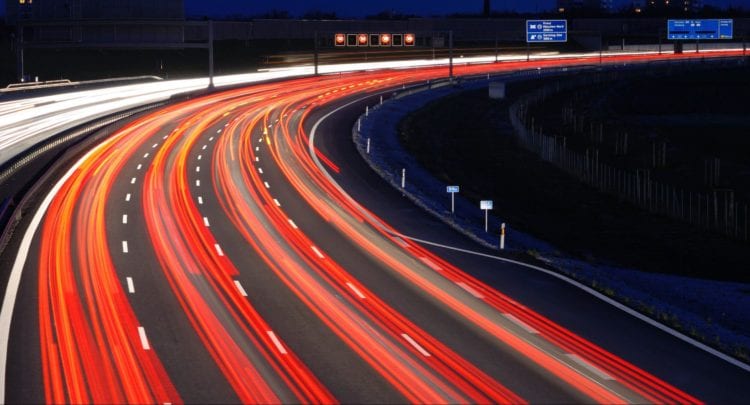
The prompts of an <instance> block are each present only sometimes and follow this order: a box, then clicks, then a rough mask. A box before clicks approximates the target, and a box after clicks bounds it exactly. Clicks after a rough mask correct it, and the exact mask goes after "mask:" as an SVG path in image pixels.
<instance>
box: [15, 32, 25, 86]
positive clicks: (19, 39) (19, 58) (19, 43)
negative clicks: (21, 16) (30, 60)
mask: <svg viewBox="0 0 750 405" xmlns="http://www.w3.org/2000/svg"><path fill="white" fill-rule="evenodd" d="M16 73H17V74H18V81H19V82H22V81H23V76H24V66H23V26H22V25H21V21H20V20H19V21H17V22H16Z"/></svg>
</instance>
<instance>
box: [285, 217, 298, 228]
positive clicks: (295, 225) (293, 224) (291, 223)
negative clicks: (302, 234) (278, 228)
mask: <svg viewBox="0 0 750 405" xmlns="http://www.w3.org/2000/svg"><path fill="white" fill-rule="evenodd" d="M287 221H289V225H291V226H292V228H294V229H299V228H297V224H295V223H294V221H292V220H291V219H288V220H287Z"/></svg>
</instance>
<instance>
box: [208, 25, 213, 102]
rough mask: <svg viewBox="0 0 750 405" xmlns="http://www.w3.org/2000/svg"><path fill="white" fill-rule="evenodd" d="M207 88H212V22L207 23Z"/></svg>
mask: <svg viewBox="0 0 750 405" xmlns="http://www.w3.org/2000/svg"><path fill="white" fill-rule="evenodd" d="M208 87H209V88H211V89H213V88H214V22H213V21H211V20H209V21H208Z"/></svg>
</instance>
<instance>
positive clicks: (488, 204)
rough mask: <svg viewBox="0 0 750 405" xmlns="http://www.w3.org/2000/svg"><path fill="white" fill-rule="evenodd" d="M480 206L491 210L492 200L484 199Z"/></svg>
mask: <svg viewBox="0 0 750 405" xmlns="http://www.w3.org/2000/svg"><path fill="white" fill-rule="evenodd" d="M479 208H481V209H483V210H491V209H492V200H482V201H480V202H479Z"/></svg>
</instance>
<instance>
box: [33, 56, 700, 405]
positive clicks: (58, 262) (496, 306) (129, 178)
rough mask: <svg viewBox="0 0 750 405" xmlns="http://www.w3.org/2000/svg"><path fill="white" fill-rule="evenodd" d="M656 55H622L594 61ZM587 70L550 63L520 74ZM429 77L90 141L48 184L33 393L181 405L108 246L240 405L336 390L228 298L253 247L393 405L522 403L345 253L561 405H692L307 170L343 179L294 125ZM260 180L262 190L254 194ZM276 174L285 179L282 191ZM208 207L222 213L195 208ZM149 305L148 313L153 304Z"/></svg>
mask: <svg viewBox="0 0 750 405" xmlns="http://www.w3.org/2000/svg"><path fill="white" fill-rule="evenodd" d="M665 57H666V56H660V57H659V58H665ZM670 57H672V56H670ZM654 58H657V56H653V55H650V56H649V55H639V56H620V57H612V58H610V60H609V61H610V62H612V63H621V62H639V61H650V60H653V59H654ZM590 62H591V60H590V59H586V58H583V59H566V60H551V61H538V62H534V64H533V66H534V67H537V66H539V67H541V66H572V65H580V64H586V63H590ZM528 66H529V65H528V64H526V63H522V62H513V63H503V64H491V65H467V66H458V67H456V68H455V72H456V74H457V75H475V74H485V73H496V72H502V71H512V70H517V69H521V68H526V67H528ZM444 74H445V69H444V68H423V69H412V70H390V71H378V72H362V73H352V74H347V75H341V76H322V77H310V78H301V79H295V80H289V81H286V82H284V83H283V84H278V83H264V84H258V85H255V86H252V87H248V88H243V89H237V90H231V91H226V92H222V93H217V94H213V95H209V96H204V97H201V98H197V99H194V100H191V101H187V102H183V103H180V104H176V105H173V106H170V107H168V108H165V109H162V110H161V111H159V112H157V113H153V114H150V115H147V116H145V117H142V118H140V119H138V120H137V121H134V122H132V123H130V124H129V125H127V126H126V127H125V128H123V129H122V130H120V131H119V132H118V133H116V134H115V135H114V136H112V137H111V138H109V139H108V140H106V141H105V142H103V143H102V144H101V145H99V146H97V147H96V148H95V149H94V151H93V152H92V153H90V154H89V155H87V156H86V158H85V159H84V160H83V161H82V163H81V166H80V167H79V168H78V169H77V170H76V171H75V172H73V174H72V175H71V176H70V177H69V178H68V179H67V180H65V181H64V183H63V184H62V187H61V189H60V191H59V192H58V193H57V194H56V196H55V197H54V199H53V200H52V203H51V205H50V206H49V209H48V211H47V213H46V216H45V218H44V221H43V224H42V228H41V231H40V233H39V235H38V240H39V246H38V251H37V256H36V257H37V260H36V261H34V263H33V264H34V265H36V266H37V267H38V270H39V277H38V314H39V343H40V349H39V350H40V353H41V360H42V376H43V378H42V383H43V385H44V387H43V388H44V393H45V399H46V400H47V401H48V402H55V403H59V402H75V403H80V402H97V403H105V402H106V403H109V402H116V403H120V402H135V403H146V402H148V403H153V402H160V403H167V402H170V403H175V402H181V401H182V400H183V398H182V395H181V393H180V392H178V391H179V390H178V389H177V388H176V386H177V384H175V382H174V381H173V375H171V373H170V372H168V371H167V370H175V368H176V367H178V366H176V365H175V364H173V363H169V364H167V365H165V364H164V358H165V356H164V351H163V350H164V348H165V347H168V346H167V345H166V344H164V343H161V342H159V343H157V344H154V342H152V341H149V338H148V336H149V335H147V330H149V329H148V328H146V327H145V326H144V320H143V319H141V318H143V312H142V311H141V312H138V311H137V310H135V309H134V305H133V302H132V300H134V299H136V298H135V297H133V293H134V287H133V284H132V278H129V277H128V274H130V273H128V270H129V269H125V268H122V266H118V265H116V263H122V259H120V258H117V257H118V255H119V256H122V255H131V256H132V255H134V254H138V252H139V249H141V250H142V249H143V247H144V246H146V247H147V250H148V252H143V254H144V257H154V258H155V261H156V265H155V266H154V268H158V269H160V272H159V273H157V274H151V277H155V279H157V280H160V281H159V283H157V285H155V286H153V288H155V289H157V290H158V291H160V292H162V293H165V294H168V295H170V296H171V297H173V299H174V300H175V302H176V303H177V304H178V307H179V308H180V309H181V311H182V313H181V314H179V316H180V317H182V318H183V319H185V320H186V322H187V324H189V325H190V329H191V330H190V333H192V334H194V337H195V339H196V341H197V342H200V344H201V346H202V350H205V352H206V353H208V358H210V359H211V360H212V361H213V364H212V365H211V367H213V368H215V369H216V370H218V372H219V373H220V375H221V376H223V378H224V379H225V380H226V381H227V382H228V385H229V386H230V387H231V389H232V390H233V394H234V395H235V396H236V398H237V399H238V400H240V401H242V402H255V403H276V402H313V403H332V402H337V401H338V400H341V399H343V400H346V399H347V398H338V397H337V392H336V390H335V389H332V387H329V386H327V385H326V383H324V380H325V379H323V378H321V376H320V375H318V374H317V373H318V369H317V367H318V366H317V365H316V364H315V363H314V362H311V360H310V358H311V357H310V356H309V355H307V354H304V355H303V354H302V353H300V352H299V349H300V347H301V345H300V344H299V343H291V342H298V339H296V338H295V337H293V336H289V335H287V336H284V335H282V334H281V333H279V332H278V331H275V330H274V326H278V325H279V322H281V321H279V320H278V319H279V316H278V314H275V313H273V312H271V311H269V310H268V309H265V308H266V307H264V305H262V304H263V303H262V302H256V301H255V299H256V297H255V295H254V294H253V293H252V292H253V291H254V290H253V289H251V290H250V292H248V291H247V290H246V289H245V288H244V287H242V283H241V282H242V281H244V280H248V279H249V280H253V277H252V275H251V272H249V270H248V268H247V266H248V265H247V263H248V262H247V260H248V259H247V258H245V257H241V256H240V255H241V252H243V251H252V252H253V254H254V255H256V256H254V257H257V259H256V260H255V261H253V262H252V266H257V267H258V268H259V269H262V271H266V272H270V274H272V275H273V277H275V279H277V280H278V282H279V285H282V286H284V288H285V289H286V291H287V292H286V293H287V294H290V297H293V299H294V300H296V301H295V302H297V305H299V306H298V308H301V309H300V310H299V311H303V312H304V313H305V314H307V315H305V316H309V317H312V318H314V319H315V320H316V322H319V323H320V324H321V325H324V326H325V328H326V329H327V330H328V331H329V332H330V336H331V337H330V338H331V339H335V342H337V344H339V345H340V347H341V350H344V351H346V352H347V353H351V355H352V356H353V358H357V359H359V360H358V361H360V363H361V364H360V366H361V367H365V368H367V369H369V370H370V371H371V372H372V373H373V374H372V375H375V376H378V377H377V378H378V379H379V381H381V382H382V383H383V384H385V385H387V386H389V387H390V388H391V389H392V390H393V391H394V392H395V393H397V395H399V396H400V397H401V398H402V399H403V400H404V401H409V402H421V403H447V402H477V403H490V402H491V403H521V402H524V401H525V400H527V399H528V398H524V395H519V393H517V392H515V389H514V388H513V387H512V386H511V385H512V384H508V383H507V382H506V381H501V380H498V378H497V377H496V376H493V375H492V373H490V372H488V371H487V370H484V369H482V368H481V367H479V366H477V365H475V364H473V363H472V361H470V360H468V359H467V358H466V356H465V355H464V350H463V349H462V348H460V347H454V346H451V345H448V344H446V343H444V342H443V341H441V337H440V336H438V335H436V334H434V333H431V332H428V330H427V328H425V325H424V324H420V323H421V321H416V320H413V319H410V317H409V316H407V315H405V314H403V313H401V312H400V311H399V310H397V309H396V306H394V305H393V304H392V303H390V302H388V300H386V299H383V298H381V297H378V296H377V294H376V293H375V292H374V289H372V288H370V287H369V286H368V285H367V283H366V282H364V281H362V280H359V279H358V278H357V277H356V276H355V275H354V273H353V272H351V271H350V270H351V269H347V268H346V266H344V265H342V264H341V263H339V262H338V261H337V258H338V257H340V256H341V255H342V254H343V253H342V251H344V250H345V251H346V252H347V254H352V255H355V256H356V257H358V258H359V260H361V261H362V262H363V263H364V262H367V263H369V264H368V265H370V266H377V267H378V268H379V269H380V271H382V272H383V273H384V274H385V273H387V274H390V275H393V276H394V277H395V279H396V280H398V282H399V283H402V284H404V285H406V286H408V288H409V289H411V290H413V291H414V292H415V298H414V299H416V300H420V301H424V302H426V303H428V305H431V306H434V308H435V309H436V310H440V311H441V312H444V313H446V314H448V316H450V317H451V318H454V319H456V320H457V322H460V323H461V324H463V325H466V327H467V328H469V329H471V330H472V331H476V332H472V333H476V336H479V337H478V338H479V339H482V340H487V341H489V342H491V344H492V345H493V347H494V350H498V351H502V352H504V353H510V354H511V356H513V358H516V359H519V360H517V361H519V362H521V363H522V364H524V365H525V366H526V367H528V368H529V369H531V370H533V373H535V374H534V375H537V376H539V378H540V383H544V384H550V386H553V387H557V388H559V389H563V388H562V387H564V389H565V390H566V392H569V395H570V398H574V399H576V400H589V401H594V402H599V403H619V402H643V401H649V402H677V403H697V402H700V401H699V400H698V399H697V398H695V397H693V396H691V395H689V394H687V393H684V392H682V391H681V390H679V389H677V388H675V387H673V386H671V385H670V384H668V383H666V382H665V381H663V380H661V379H659V378H658V377H656V376H654V375H652V374H650V373H648V372H646V371H644V370H641V369H639V368H637V367H635V366H634V365H632V364H630V363H628V362H626V361H624V360H623V359H620V358H618V357H617V356H615V355H613V354H611V353H609V352H607V351H606V350H604V349H603V348H601V347H599V346H597V345H595V344H593V343H592V342H589V341H586V340H585V339H583V338H581V337H579V336H577V335H575V334H574V333H572V332H570V331H568V330H566V329H565V328H563V327H561V326H559V325H557V324H555V323H554V322H552V321H551V320H549V319H547V318H545V317H543V316H542V315H540V314H538V313H536V312H534V311H532V310H530V309H529V308H526V307H525V306H523V305H522V304H520V303H518V302H516V301H514V300H513V299H511V298H510V297H508V296H506V295H504V294H502V293H500V292H499V291H496V290H495V289H493V288H491V287H490V286H488V285H487V284H485V283H483V282H482V281H480V280H478V279H476V278H474V277H471V276H470V275H468V274H467V273H466V272H464V271H462V270H461V269H459V268H457V267H455V266H453V265H452V264H451V263H449V262H447V261H445V260H443V259H442V258H441V257H439V256H437V255H435V254H433V253H432V252H430V251H428V250H427V249H425V248H423V247H421V246H419V245H418V244H415V243H404V241H402V240H397V238H395V237H394V236H393V235H395V234H396V233H397V232H396V230H395V229H394V228H392V227H390V226H389V225H387V224H386V223H385V222H384V221H383V220H382V219H379V218H377V217H376V216H375V215H374V214H373V213H372V212H369V211H367V210H366V209H365V208H364V207H362V206H361V205H360V204H359V203H357V202H355V201H353V200H352V199H351V198H350V197H349V196H348V195H346V193H344V192H343V191H342V190H341V189H340V188H339V187H337V185H335V184H333V183H332V182H331V177H330V176H329V175H328V174H327V173H326V172H325V171H323V170H321V169H322V167H321V166H319V165H318V163H317V162H318V161H323V162H324V163H326V165H327V167H328V169H330V170H332V171H334V172H335V171H338V170H339V169H338V167H336V165H335V162H332V161H330V160H329V159H327V158H326V157H325V156H324V155H323V153H322V152H320V151H318V150H316V149H315V147H314V145H313V144H312V142H311V141H310V139H309V134H308V132H307V129H306V128H307V127H308V126H309V125H308V124H309V118H310V117H311V116H312V115H311V114H312V113H313V112H314V111H317V109H319V108H322V107H326V106H331V105H337V104H341V103H344V102H347V101H349V100H353V99H354V98H355V97H362V96H363V95H375V94H378V93H380V92H384V91H387V90H390V89H394V88H398V87H401V86H402V85H406V84H411V83H417V82H421V81H425V80H432V79H437V78H440V77H441V76H444ZM136 162H137V165H138V166H137V168H136V169H135V172H133V169H132V167H133V166H134V165H135V164H136ZM132 173H136V174H137V175H136V176H133V175H132ZM269 176H275V177H274V178H275V179H276V181H277V182H276V183H274V184H270V183H269ZM281 178H283V185H282V184H279V183H278V179H281ZM124 187H130V188H129V189H132V190H134V191H133V194H132V195H131V193H128V194H127V196H126V197H125V198H126V200H125V201H126V202H127V203H128V204H130V205H129V206H130V207H135V208H134V211H133V210H131V211H129V212H130V215H131V216H130V217H128V215H127V214H124V215H122V216H120V211H118V209H119V207H120V205H121V203H122V195H120V194H117V193H115V192H114V190H122V189H123V188H124ZM280 193H281V194H280ZM280 195H286V196H294V197H295V200H296V201H297V202H296V203H295V204H297V205H300V204H301V206H304V207H305V208H304V210H306V211H305V212H307V213H309V215H314V216H317V218H319V219H321V220H322V221H323V222H324V223H325V225H324V227H326V228H325V231H327V232H335V233H337V234H338V235H340V237H342V238H344V240H345V241H346V242H345V246H344V245H342V246H339V247H335V246H334V247H331V246H329V247H328V249H326V248H324V247H322V246H321V245H322V243H321V242H322V241H321V240H320V239H319V237H316V236H314V234H317V231H319V230H313V229H305V227H301V226H299V225H298V224H297V223H296V222H295V221H294V218H292V215H293V213H292V212H299V211H298V210H297V209H294V210H293V209H292V208H291V207H287V204H286V202H284V201H282V202H280V201H279V196H280ZM209 201H210V202H211V203H212V204H213V206H214V207H216V208H218V209H209V208H208V207H207V205H208V202H209ZM289 205H292V204H289ZM217 212H219V213H220V214H221V217H220V218H217ZM211 215H213V216H212V217H211V219H209V217H210V216H211ZM135 216H137V217H138V220H139V221H142V224H143V228H142V229H140V230H139V231H138V232H137V235H140V237H141V238H142V239H143V240H137V241H136V240H130V241H128V240H120V239H116V238H115V236H114V235H115V234H118V235H119V234H121V231H116V230H114V228H116V227H115V224H113V220H112V218H122V224H126V223H129V222H128V221H132V219H131V218H133V217H135ZM216 224H218V225H216ZM312 231H315V232H312ZM118 232H120V233H118ZM125 280H127V282H125ZM126 290H127V292H126ZM152 311H153V312H154V313H156V314H161V312H160V311H163V309H160V308H156V307H155V308H153V309H152ZM139 315H140V316H139ZM159 316H162V315H159ZM163 316H170V315H169V314H164V315H163ZM175 316H178V315H177V314H175ZM519 325H520V326H521V327H519ZM151 330H153V329H151ZM530 331H533V332H530ZM311 333H312V332H311ZM319 336H320V337H321V338H322V336H323V334H320V335H319ZM326 336H327V335H326ZM468 344H471V343H470V342H469V343H468ZM160 350H161V351H160ZM170 358H171V357H170ZM171 361H174V360H170V362H171ZM521 363H519V364H521ZM342 378H343V377H342ZM326 381H330V380H326ZM570 398H566V399H570ZM374 400H378V398H374Z"/></svg>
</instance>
